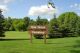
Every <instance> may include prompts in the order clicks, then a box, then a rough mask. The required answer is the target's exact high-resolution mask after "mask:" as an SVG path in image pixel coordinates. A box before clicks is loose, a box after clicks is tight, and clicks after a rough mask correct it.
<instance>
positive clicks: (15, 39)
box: [0, 38, 30, 41]
mask: <svg viewBox="0 0 80 53" xmlns="http://www.w3.org/2000/svg"><path fill="white" fill-rule="evenodd" d="M20 40H30V39H22V38H21V39H17V38H14V39H0V41H20Z"/></svg>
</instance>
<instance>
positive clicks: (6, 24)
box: [4, 17, 13, 31]
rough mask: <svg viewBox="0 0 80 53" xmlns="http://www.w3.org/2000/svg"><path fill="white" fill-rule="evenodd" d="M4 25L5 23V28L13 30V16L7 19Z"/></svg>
mask: <svg viewBox="0 0 80 53" xmlns="http://www.w3.org/2000/svg"><path fill="white" fill-rule="evenodd" d="M4 25H5V30H6V31H12V30H13V29H12V19H11V17H8V18H6V19H5V22H4Z"/></svg>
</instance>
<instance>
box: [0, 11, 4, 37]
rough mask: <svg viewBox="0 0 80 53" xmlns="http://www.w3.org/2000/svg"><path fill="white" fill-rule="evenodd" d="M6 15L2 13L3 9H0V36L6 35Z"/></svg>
mask: <svg viewBox="0 0 80 53" xmlns="http://www.w3.org/2000/svg"><path fill="white" fill-rule="evenodd" d="M3 23H4V16H3V15H2V13H1V10H0V37H4V36H5V34H4V33H5V31H4V24H3Z"/></svg>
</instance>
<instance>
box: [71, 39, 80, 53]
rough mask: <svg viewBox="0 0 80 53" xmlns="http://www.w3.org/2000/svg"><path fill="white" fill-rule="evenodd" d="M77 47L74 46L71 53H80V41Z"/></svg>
mask: <svg viewBox="0 0 80 53" xmlns="http://www.w3.org/2000/svg"><path fill="white" fill-rule="evenodd" d="M76 43H77V44H76V45H74V46H73V49H72V50H71V53H80V40H77V41H76Z"/></svg>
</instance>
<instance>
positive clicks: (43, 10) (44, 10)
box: [28, 5, 56, 16]
mask: <svg viewBox="0 0 80 53" xmlns="http://www.w3.org/2000/svg"><path fill="white" fill-rule="evenodd" d="M53 13H56V9H54V8H52V7H50V8H48V7H47V5H41V6H33V7H31V8H30V10H29V12H28V15H32V16H34V15H52V14H53Z"/></svg>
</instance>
